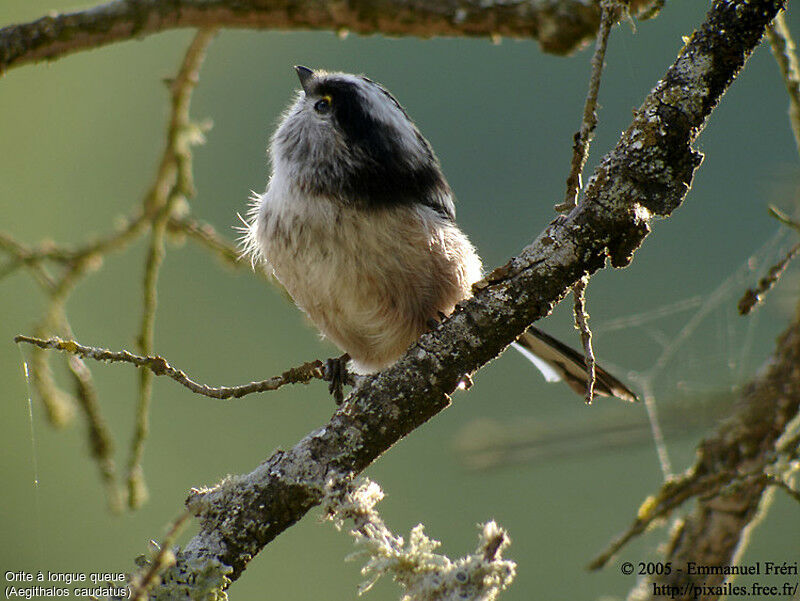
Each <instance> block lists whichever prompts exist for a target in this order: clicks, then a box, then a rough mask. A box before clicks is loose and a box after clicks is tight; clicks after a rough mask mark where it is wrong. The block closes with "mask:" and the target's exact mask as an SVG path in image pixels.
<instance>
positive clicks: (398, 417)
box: [156, 0, 783, 596]
mask: <svg viewBox="0 0 800 601" xmlns="http://www.w3.org/2000/svg"><path fill="white" fill-rule="evenodd" d="M782 6H783V2H781V1H778V0H751V1H740V2H716V3H715V4H714V6H713V7H712V9H711V11H710V12H709V14H708V16H707V19H706V21H705V22H704V23H703V24H702V26H701V27H700V28H699V29H698V30H697V31H696V32H695V33H694V34H693V35H692V37H691V38H690V40H689V41H688V42H687V44H686V46H685V47H684V48H683V49H682V50H681V52H680V54H679V56H678V58H677V60H676V61H675V63H674V64H673V65H672V66H671V67H670V68H669V70H668V71H667V73H666V74H665V76H664V77H663V79H662V80H661V81H660V82H659V83H658V84H657V86H656V87H655V88H654V90H653V91H652V92H651V93H650V94H649V95H648V97H647V98H646V99H645V102H644V104H643V105H642V107H641V108H640V109H639V110H638V111H637V113H636V115H635V118H634V121H633V123H632V124H631V126H630V127H629V128H628V130H627V131H626V132H625V133H624V134H623V135H622V138H621V140H620V142H619V143H618V145H617V147H616V148H615V149H614V150H613V151H612V152H610V153H609V154H608V155H606V156H605V157H604V159H603V160H602V162H601V164H600V166H599V167H598V168H597V170H596V171H595V173H594V175H593V176H592V178H591V180H590V182H589V185H588V186H587V190H586V196H585V198H584V200H583V201H582V202H581V203H580V204H579V206H578V207H576V209H575V210H573V211H572V212H570V213H569V214H568V215H566V216H563V217H560V218H559V219H557V220H556V221H554V222H553V223H551V224H550V225H549V226H548V227H547V228H546V229H545V231H544V232H543V233H542V234H540V236H539V237H538V238H537V239H536V241H535V242H534V243H533V244H532V245H530V246H529V247H527V248H525V249H524V250H523V251H522V252H521V253H520V255H519V256H518V257H515V258H514V259H512V260H511V261H510V262H509V263H508V264H507V265H505V266H503V267H502V268H499V269H496V270H495V271H494V272H492V273H491V274H490V275H489V276H488V277H487V278H486V279H485V280H483V281H482V282H480V283H479V284H477V285H476V287H475V295H474V296H473V297H472V298H471V299H469V300H468V301H465V302H463V303H461V304H460V305H459V306H458V307H457V309H456V311H455V312H454V313H453V315H452V316H451V317H450V318H448V319H446V320H445V321H444V322H443V323H442V324H441V325H440V326H439V327H438V328H436V329H435V330H434V331H432V332H429V333H426V334H424V335H423V336H422V337H421V339H420V340H419V342H418V343H417V344H415V345H414V346H413V347H412V348H411V349H410V350H409V352H408V353H407V354H406V355H405V356H404V357H403V358H401V359H400V360H399V361H398V362H397V363H396V364H395V365H393V366H392V367H390V368H388V369H387V370H385V371H383V372H381V373H380V374H377V375H373V376H368V377H365V378H364V379H363V380H362V381H361V382H360V383H359V384H358V385H357V386H356V388H355V389H354V391H353V392H352V394H351V395H350V397H349V398H348V399H347V401H346V402H345V403H344V404H343V405H342V406H341V407H340V408H339V409H338V410H337V411H336V412H335V413H334V414H333V416H332V417H331V420H330V421H329V422H328V423H327V424H325V425H324V426H323V427H321V428H319V429H318V430H316V431H314V432H312V433H310V434H309V435H308V436H306V437H305V438H304V439H303V440H301V441H300V442H299V443H297V445H295V447H294V448H292V449H290V450H289V451H277V452H275V453H274V454H273V455H272V456H271V457H270V458H269V459H267V460H266V461H265V462H264V463H262V464H261V465H260V466H259V467H257V468H256V469H255V470H253V471H252V472H251V473H250V474H247V475H243V476H237V477H233V478H229V479H226V480H225V481H223V482H222V483H220V484H219V485H217V486H216V487H214V488H212V489H204V490H195V491H193V492H192V494H191V496H190V497H189V499H187V506H188V507H189V509H190V510H192V512H193V513H194V514H195V515H197V516H198V518H199V521H200V530H199V532H198V533H197V535H196V536H195V537H194V538H193V539H192V540H191V541H189V543H188V544H187V545H186V547H185V548H184V549H183V550H182V551H181V552H180V553H179V555H178V558H177V564H176V565H175V566H174V567H173V568H171V569H170V570H169V571H168V574H167V575H165V579H164V582H163V583H162V585H161V587H160V589H157V590H156V594H157V595H158V594H162V595H165V596H169V595H170V594H172V593H174V594H175V595H177V594H178V591H185V590H187V587H188V586H189V583H190V582H195V580H196V579H195V575H196V574H199V573H202V574H203V582H204V583H205V584H204V586H207V587H209V589H208V591H207V592H209V593H210V592H211V591H212V589H214V590H218V588H221V587H225V586H227V584H228V583H229V582H230V580H232V579H236V578H238V577H239V576H240V575H241V573H242V572H243V571H244V569H245V568H246V567H247V564H248V562H249V561H250V560H251V559H252V558H253V557H255V555H256V554H257V553H258V552H259V551H260V550H261V549H262V548H263V547H264V545H266V544H267V543H268V542H270V541H271V540H272V539H274V538H275V537H276V536H277V535H278V534H280V533H281V532H282V531H283V530H285V529H286V528H288V527H289V526H291V525H292V524H294V523H295V522H297V521H298V520H299V519H300V518H302V517H303V515H304V514H305V513H306V512H307V511H308V510H309V509H310V508H312V507H313V506H315V505H317V504H318V503H319V502H320V500H321V498H322V496H323V490H324V484H325V482H326V481H327V479H328V478H329V477H337V476H338V477H350V476H352V475H354V474H357V473H358V472H360V471H361V470H363V469H364V468H365V467H366V466H368V465H369V464H370V463H371V462H372V461H374V460H375V459H376V458H377V457H378V456H379V455H380V454H382V453H383V452H385V451H386V450H387V449H388V448H389V447H391V446H392V445H393V444H394V443H395V442H397V441H398V440H399V439H401V438H402V437H403V436H405V435H406V434H408V433H409V432H411V431H412V430H413V429H414V428H416V427H418V426H419V425H421V424H422V423H424V422H425V421H427V420H428V419H430V418H431V417H433V416H434V415H436V414H437V413H439V412H440V411H442V410H443V409H444V408H446V407H447V406H448V405H449V403H450V397H449V394H450V393H451V392H453V390H455V389H456V387H457V386H458V384H459V382H461V381H462V379H463V377H464V375H465V374H472V373H473V372H474V371H476V370H477V369H478V368H479V367H480V366H482V365H484V364H485V363H487V362H488V361H490V360H492V359H493V358H494V357H496V356H497V355H498V354H499V353H501V352H502V351H503V350H504V349H505V348H506V346H507V345H508V344H510V343H511V342H512V341H513V340H515V339H516V338H517V336H519V334H520V333H522V332H523V331H524V330H525V329H526V328H527V327H528V326H529V325H530V323H531V322H533V321H535V320H536V319H538V318H540V317H542V316H544V315H545V314H546V313H548V312H549V311H550V309H551V308H552V306H553V305H554V304H555V303H556V302H558V301H559V300H560V299H561V298H562V297H563V296H564V294H565V292H566V291H567V290H568V289H569V288H571V287H572V286H574V285H575V283H576V282H577V281H578V280H579V279H580V278H581V277H583V276H584V275H586V274H587V273H589V274H590V273H593V272H594V271H596V270H598V269H600V268H602V267H603V266H604V264H605V262H606V259H608V258H610V260H611V263H612V265H614V266H623V265H627V264H628V263H629V262H630V261H631V260H632V254H633V252H634V251H635V250H636V249H637V248H638V247H639V246H640V245H641V243H642V242H643V240H644V238H645V236H646V235H647V234H648V233H649V231H650V223H651V221H652V219H653V217H655V216H668V215H669V214H670V213H671V212H672V211H673V210H674V209H675V208H676V207H678V206H679V205H680V204H681V202H682V201H683V199H684V197H685V196H686V194H687V192H688V190H689V186H690V184H691V181H692V177H693V174H694V170H695V169H696V168H697V167H698V166H699V164H700V162H701V158H702V157H701V155H700V154H699V153H697V152H695V151H694V150H693V149H692V148H691V144H692V142H693V141H694V140H695V138H696V137H697V136H698V134H699V133H700V131H701V130H702V128H703V126H704V124H705V122H706V119H707V118H708V116H709V115H710V114H711V112H712V110H713V108H714V107H715V106H716V104H717V103H718V102H719V100H720V98H721V96H722V95H723V93H724V92H725V91H726V89H727V88H728V86H729V85H730V83H731V82H732V81H733V79H734V78H735V77H736V75H737V74H738V72H739V70H740V69H741V68H742V66H743V65H744V62H745V60H746V59H747V57H748V56H749V55H750V53H751V52H752V51H753V49H754V48H755V47H756V45H757V44H758V43H759V41H760V39H761V36H762V35H763V33H764V29H765V27H766V26H767V24H768V23H769V22H770V21H771V20H772V19H773V18H774V16H775V14H776V13H777V12H778V10H779V9H780V8H782ZM214 587H217V588H214ZM193 593H194V594H195V595H203V594H204V591H202V590H197V587H196V585H195V588H194V591H193Z"/></svg>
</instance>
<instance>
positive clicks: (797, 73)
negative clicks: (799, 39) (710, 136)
mask: <svg viewBox="0 0 800 601" xmlns="http://www.w3.org/2000/svg"><path fill="white" fill-rule="evenodd" d="M784 14H785V13H784V11H781V12H779V13H778V16H777V17H775V19H774V20H773V21H772V24H771V25H769V26H768V27H767V32H766V35H767V39H768V40H769V45H770V48H772V54H773V56H774V57H775V61H776V62H777V63H778V68H779V69H780V70H781V76H782V77H783V83H784V85H785V86H786V91H787V92H788V93H789V122H790V123H791V124H792V133H793V134H794V141H795V144H796V145H797V150H798V152H800V67H799V66H798V60H797V53H796V52H795V45H794V40H792V34H791V32H790V31H789V27H788V26H787V25H786V19H785V18H784Z"/></svg>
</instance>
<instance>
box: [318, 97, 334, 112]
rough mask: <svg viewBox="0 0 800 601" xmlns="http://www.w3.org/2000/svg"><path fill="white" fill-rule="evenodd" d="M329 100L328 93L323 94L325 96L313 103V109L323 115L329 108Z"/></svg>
mask: <svg viewBox="0 0 800 601" xmlns="http://www.w3.org/2000/svg"><path fill="white" fill-rule="evenodd" d="M331 100H332V99H331V97H330V96H329V95H328V94H325V96H323V97H322V98H320V99H319V100H317V101H316V102H315V103H314V110H315V111H317V112H318V113H320V114H322V115H324V114H325V113H327V112H328V111H330V110H331Z"/></svg>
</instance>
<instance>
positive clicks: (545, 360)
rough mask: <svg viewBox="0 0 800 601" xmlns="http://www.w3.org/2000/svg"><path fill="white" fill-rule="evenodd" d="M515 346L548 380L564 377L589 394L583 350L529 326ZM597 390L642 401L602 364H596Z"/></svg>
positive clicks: (572, 386) (575, 389) (582, 392)
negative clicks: (571, 346)
mask: <svg viewBox="0 0 800 601" xmlns="http://www.w3.org/2000/svg"><path fill="white" fill-rule="evenodd" d="M513 346H514V347H515V348H516V349H517V350H518V351H519V352H521V353H522V354H523V355H525V357H527V358H528V359H529V360H530V361H531V362H532V363H533V364H534V365H536V367H537V368H538V369H539V371H541V372H542V374H543V375H544V377H545V379H546V380H547V381H548V382H555V381H558V380H564V381H565V382H566V383H567V384H569V387H570V388H572V389H573V390H574V391H575V392H577V393H578V394H580V395H583V394H585V392H586V377H587V374H586V361H585V359H584V357H583V355H582V354H581V353H579V352H578V351H576V350H575V349H572V348H570V347H568V346H567V345H566V344H564V343H563V342H561V341H560V340H556V339H555V338H553V337H552V336H550V335H548V334H545V333H544V332H542V331H541V330H540V329H538V328H534V327H530V328H528V329H527V330H526V331H525V333H524V334H523V335H522V336H520V337H519V338H517V341H516V342H515V343H514V345H513ZM594 391H595V393H596V394H599V395H602V396H615V397H617V398H618V399H622V400H623V401H631V402H634V401H638V400H639V399H638V398H637V397H636V394H635V393H634V392H633V391H632V390H631V389H630V388H628V387H627V386H625V384H623V383H622V382H620V381H619V380H618V379H617V378H615V377H614V376H612V375H611V374H610V373H608V372H607V371H606V370H604V369H603V368H602V367H600V366H599V365H595V386H594Z"/></svg>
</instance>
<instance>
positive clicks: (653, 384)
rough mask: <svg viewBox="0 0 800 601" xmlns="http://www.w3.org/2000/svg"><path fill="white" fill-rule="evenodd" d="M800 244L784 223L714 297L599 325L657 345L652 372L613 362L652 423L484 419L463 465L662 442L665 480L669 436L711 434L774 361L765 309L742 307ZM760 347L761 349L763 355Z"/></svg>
mask: <svg viewBox="0 0 800 601" xmlns="http://www.w3.org/2000/svg"><path fill="white" fill-rule="evenodd" d="M792 242H793V234H792V232H791V230H790V229H789V228H786V227H779V228H777V230H776V232H775V233H774V234H773V235H772V236H770V237H769V239H767V240H766V241H765V242H764V243H763V244H762V245H761V247H760V248H758V249H756V250H755V251H754V252H753V253H752V254H751V255H750V256H749V257H747V259H746V260H744V261H743V262H742V263H741V264H740V265H738V266H737V267H736V268H735V269H734V270H733V272H731V273H729V274H728V275H727V276H726V277H724V279H722V280H721V281H720V282H718V283H717V284H716V286H713V287H711V288H710V289H708V290H707V291H702V292H700V293H697V291H694V293H693V294H690V295H687V296H686V297H685V298H681V299H679V300H677V301H674V302H670V303H667V304H664V305H661V306H657V307H654V308H652V309H648V310H647V311H643V312H641V313H635V314H629V315H626V316H624V317H620V318H618V319H612V320H605V321H600V320H598V321H596V322H594V321H593V322H592V323H591V328H592V331H593V333H594V334H595V335H598V334H599V335H600V336H601V337H602V338H614V335H615V334H617V335H620V336H622V335H625V336H633V337H635V338H637V339H644V340H646V341H647V344H648V345H649V346H650V347H652V349H651V354H650V356H652V357H654V358H653V359H652V360H649V362H648V366H647V367H646V368H645V369H643V370H638V371H628V372H627V374H626V373H625V371H624V370H621V369H619V368H617V367H616V366H613V365H612V366H608V365H607V367H609V368H610V369H611V371H613V372H615V373H617V374H620V375H623V376H624V379H626V380H627V381H628V383H629V384H632V385H633V388H634V389H635V390H636V391H637V392H639V393H641V397H642V399H643V401H644V406H645V408H646V417H643V416H642V414H641V413H639V412H637V413H636V414H635V415H632V414H631V412H630V411H626V408H625V407H620V406H619V405H616V406H609V407H607V408H606V409H604V410H603V411H602V412H598V413H595V414H593V415H592V419H591V420H589V421H588V422H586V423H576V420H575V419H573V418H570V419H569V420H568V421H564V422H563V423H555V424H554V423H552V421H548V423H547V424H546V425H544V424H542V423H541V422H539V421H538V420H535V419H533V418H531V419H524V418H523V419H520V420H515V421H514V423H509V424H504V423H499V422H497V421H495V420H490V419H485V418H480V419H478V420H474V421H473V422H472V423H469V424H467V425H466V426H465V427H464V428H463V429H462V430H461V432H460V433H459V434H458V435H457V436H456V440H455V448H456V451H457V453H458V454H459V456H460V458H461V459H462V461H463V463H464V465H465V466H466V467H467V468H470V469H489V468H496V467H498V466H502V465H509V464H519V463H530V462H535V461H541V460H544V459H551V458H553V457H564V456H568V455H572V454H578V453H586V452H587V451H600V452H603V451H604V450H609V449H612V448H615V447H621V446H630V445H641V444H654V445H655V447H656V451H657V454H658V459H659V463H660V465H661V470H662V472H663V474H664V477H665V478H666V477H669V476H670V475H671V474H672V473H673V462H672V460H671V458H670V453H669V449H668V445H667V442H666V440H667V439H668V438H670V439H671V438H672V437H678V436H685V435H687V434H690V433H699V432H703V431H706V430H707V429H708V428H709V427H710V426H712V425H713V424H714V423H715V422H716V421H717V420H718V419H719V416H720V415H725V414H727V412H728V410H729V408H730V407H731V406H732V405H733V403H734V401H735V398H736V392H737V390H738V388H739V386H741V385H743V384H744V383H745V382H746V381H747V380H749V379H751V378H752V377H753V375H754V374H755V373H756V371H757V369H758V368H759V367H760V366H761V365H762V364H763V363H764V362H765V361H766V360H767V358H768V352H769V348H770V347H769V343H770V342H771V340H770V339H769V338H770V337H769V336H767V335H766V334H765V332H764V331H765V330H766V329H767V328H765V327H761V324H762V322H763V315H764V312H763V311H762V310H761V309H762V307H759V308H756V309H755V310H754V311H753V312H752V313H751V314H750V315H748V316H746V317H742V316H741V315H739V313H738V309H737V301H738V300H739V298H740V297H741V296H742V294H743V293H744V291H745V290H746V289H747V288H749V287H752V286H754V285H755V284H756V282H757V281H758V280H759V278H761V277H763V275H764V274H765V273H766V271H767V270H768V269H769V268H770V266H772V265H773V264H775V263H776V262H777V261H778V260H779V259H780V258H782V257H783V255H784V254H785V253H786V250H787V249H788V248H789V247H790V246H791V243H792ZM796 272H797V270H796V269H795V270H794V271H793V270H792V268H791V267H790V269H789V270H788V271H787V272H786V273H785V274H784V279H791V277H792V276H793V275H794V274H795V273H796ZM781 285H782V284H781V283H779V284H778V286H779V287H781ZM783 287H784V288H786V282H784V283H783ZM770 294H771V296H768V297H767V299H766V302H767V303H769V302H771V301H774V298H772V295H776V294H778V292H776V291H775V290H773V291H772V292H771V293H770ZM757 341H758V344H756V342H757ZM762 343H763V344H762ZM755 346H758V350H754V347H755ZM762 346H763V348H764V350H763V351H762V348H761V347H762ZM653 349H654V352H653ZM603 363H606V362H605V361H603Z"/></svg>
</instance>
